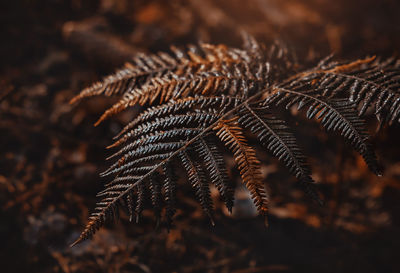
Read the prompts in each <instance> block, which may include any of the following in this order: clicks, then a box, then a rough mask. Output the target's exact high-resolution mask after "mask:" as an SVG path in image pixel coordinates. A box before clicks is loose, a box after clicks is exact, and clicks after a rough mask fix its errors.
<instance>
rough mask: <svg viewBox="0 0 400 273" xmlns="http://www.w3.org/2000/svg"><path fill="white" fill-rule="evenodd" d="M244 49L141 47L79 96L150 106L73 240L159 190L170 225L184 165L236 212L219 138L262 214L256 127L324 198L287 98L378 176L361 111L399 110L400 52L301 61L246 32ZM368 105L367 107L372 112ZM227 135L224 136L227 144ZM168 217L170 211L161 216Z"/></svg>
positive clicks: (119, 141)
mask: <svg viewBox="0 0 400 273" xmlns="http://www.w3.org/2000/svg"><path fill="white" fill-rule="evenodd" d="M243 37H244V46H243V49H238V48H229V47H226V46H224V45H211V44H205V43H201V44H199V45H198V46H193V45H190V46H188V47H187V48H186V49H185V50H183V49H179V48H176V47H172V48H171V53H157V54H151V55H144V54H141V55H137V56H136V57H135V58H134V59H133V61H132V63H129V64H126V65H125V67H124V68H123V69H121V70H119V71H117V72H116V73H115V74H113V75H111V76H108V77H106V78H104V79H103V81H101V82H98V83H95V84H93V85H92V86H91V87H89V88H87V89H84V90H83V91H82V92H81V93H80V94H79V95H77V96H76V97H75V98H73V99H72V101H71V102H76V101H78V100H80V99H82V98H85V97H91V96H95V95H104V96H119V97H120V100H119V101H118V102H117V103H116V104H114V105H113V106H112V107H111V108H110V109H108V110H106V111H105V113H104V114H103V115H102V116H101V118H100V119H99V121H98V122H97V123H96V125H97V124H99V123H100V122H101V121H103V120H104V119H106V118H108V117H110V116H112V115H114V114H116V113H119V112H121V111H122V110H124V109H126V108H128V107H131V106H134V105H140V106H142V109H143V110H142V111H141V112H140V113H139V114H138V115H137V116H136V117H135V118H134V119H133V120H132V121H131V122H130V123H129V124H127V125H126V126H125V127H124V128H123V130H122V131H121V132H120V133H119V134H118V135H117V136H116V137H115V142H114V144H112V145H110V146H109V147H110V148H111V147H112V148H115V147H119V150H118V151H117V152H116V153H115V154H113V155H112V156H111V157H110V158H112V159H114V158H115V159H116V162H115V163H114V164H113V165H111V167H110V168H109V169H108V170H106V171H105V172H104V173H102V175H103V176H114V179H112V180H111V182H109V183H108V184H106V187H105V189H104V190H103V191H102V192H100V193H99V194H98V196H99V197H101V200H100V201H99V202H98V203H97V207H96V209H95V212H93V213H92V215H91V216H90V218H89V222H88V224H87V226H86V228H85V230H84V231H83V232H82V234H81V235H80V237H79V238H78V239H77V240H76V241H75V243H74V244H77V243H79V242H81V241H82V240H85V239H87V238H90V237H91V236H92V235H93V234H94V233H95V232H96V230H97V229H99V228H100V227H101V226H102V225H103V224H104V222H105V221H106V220H108V219H113V218H116V217H117V215H118V210H119V206H120V205H121V204H122V205H123V206H124V207H126V208H127V211H128V213H129V216H130V219H136V221H138V220H139V219H140V216H141V212H142V210H143V207H144V203H145V198H146V196H150V199H151V204H152V206H153V210H154V214H155V217H156V218H157V221H159V220H160V219H161V218H164V219H165V221H166V222H167V224H169V223H171V221H172V218H173V216H174V213H175V204H176V190H177V178H178V177H177V175H178V174H176V173H174V168H173V167H172V166H178V164H181V166H183V170H184V171H185V172H186V173H187V180H188V182H189V183H190V184H191V186H192V187H193V190H194V191H195V194H196V196H197V198H198V200H199V202H200V204H201V206H202V208H203V210H204V212H205V213H206V214H207V215H208V216H209V217H210V218H211V219H212V214H213V202H212V198H211V196H210V184H213V185H215V187H216V188H217V189H218V191H219V193H220V195H221V198H222V200H223V201H224V202H225V204H226V206H227V208H228V209H229V210H231V209H232V206H233V198H234V185H232V184H231V183H230V182H229V179H228V173H227V170H226V164H225V161H224V157H223V155H222V153H223V151H221V147H223V145H225V146H226V148H227V150H230V152H231V153H232V154H233V158H234V161H235V163H236V165H237V168H238V170H239V172H240V175H241V178H242V180H243V182H244V184H245V185H246V187H247V188H248V190H249V191H250V193H251V197H252V199H253V200H254V203H255V205H256V207H257V209H258V211H259V213H260V214H262V215H265V214H266V212H267V208H268V199H267V194H266V190H265V187H264V182H263V180H262V176H261V171H260V161H259V160H258V159H257V156H256V152H255V149H254V148H253V147H251V145H250V144H249V143H248V136H249V135H253V136H254V137H256V138H257V139H258V140H259V142H260V143H261V144H262V145H263V146H264V147H265V149H266V150H268V151H269V152H270V154H271V155H272V156H274V157H276V158H278V159H279V160H280V161H281V162H282V163H283V164H284V165H285V166H286V167H287V168H288V170H289V171H290V173H292V174H293V175H294V176H295V177H296V178H297V179H298V181H299V183H301V185H303V187H304V189H305V191H306V192H307V193H308V194H309V195H310V196H311V197H313V198H314V199H315V200H317V201H319V202H321V200H320V199H319V195H318V193H317V191H316V190H315V182H314V181H313V179H312V178H311V170H310V168H309V166H308V165H307V162H306V158H305V156H304V153H303V151H302V150H301V149H300V147H299V146H298V144H297V143H296V138H295V137H294V135H293V134H292V133H291V131H290V128H289V127H288V126H287V125H286V122H285V120H284V119H282V118H280V117H279V116H277V114H276V113H277V112H278V113H279V111H273V110H275V109H276V108H277V107H281V106H283V107H281V108H283V109H289V108H292V107H293V106H297V108H298V109H305V113H306V116H307V117H308V118H310V119H315V120H316V121H319V122H320V124H321V125H322V127H324V128H325V129H326V130H328V131H338V132H339V133H340V134H341V135H342V136H343V138H345V139H346V140H348V142H349V143H350V144H351V145H352V147H353V148H354V149H355V150H356V151H357V152H358V153H360V154H361V155H362V157H363V158H364V159H365V162H366V163H367V165H368V166H369V168H370V169H371V170H372V171H373V172H374V173H375V174H377V175H380V170H379V167H378V164H377V160H376V156H375V154H374V151H373V150H372V148H371V145H370V144H369V142H368V134H367V132H366V129H365V126H364V122H363V119H362V118H361V117H362V116H363V115H364V114H365V113H367V112H371V111H373V113H374V114H375V116H376V117H377V119H378V121H379V124H381V125H384V124H387V123H389V124H390V123H393V122H396V121H399V119H400V92H399V91H398V90H399V87H400V62H399V61H398V60H396V59H394V58H390V59H387V60H383V61H382V60H379V59H377V58H374V57H372V58H366V59H362V60H358V61H354V62H343V63H340V62H334V61H332V60H331V57H329V58H326V59H324V60H322V61H321V62H320V63H319V64H318V65H317V66H315V67H313V68H311V69H300V68H301V66H299V65H298V64H295V63H294V62H293V61H292V59H291V57H290V54H289V53H288V52H287V50H286V49H285V48H284V47H280V46H278V45H273V46H272V47H271V48H270V49H266V48H265V47H264V46H263V45H261V44H259V43H257V42H256V41H255V39H254V38H253V37H251V36H249V35H247V34H244V35H243ZM367 110H368V111H367ZM221 143H222V145H221ZM162 216H163V217H162Z"/></svg>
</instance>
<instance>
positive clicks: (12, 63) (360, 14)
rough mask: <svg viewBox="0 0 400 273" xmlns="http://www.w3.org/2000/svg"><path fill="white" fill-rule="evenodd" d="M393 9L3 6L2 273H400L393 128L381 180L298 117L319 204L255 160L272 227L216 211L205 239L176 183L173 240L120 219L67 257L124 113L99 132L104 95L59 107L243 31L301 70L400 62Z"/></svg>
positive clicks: (378, 141) (147, 225)
mask: <svg viewBox="0 0 400 273" xmlns="http://www.w3.org/2000/svg"><path fill="white" fill-rule="evenodd" d="M399 12H400V2H399V1H396V0H392V1H390V0H376V1H373V0H363V1H361V0H359V1H348V0H337V1H328V0H305V1H292V0H287V1H278V0H250V1H239V0H220V1H211V0H187V1H184V0H176V1H161V0H160V1H144V0H143V1H128V0H121V1H117V0H86V1H83V0H71V1H58V0H42V1H39V0H31V1H28V0H26V1H23V0H20V1H1V4H0V37H1V38H0V64H1V66H0V141H1V142H0V143H1V146H0V243H1V247H0V271H2V272H235V273H249V272H366V273H368V272H399V271H400V255H399V248H400V235H399V232H400V203H399V199H400V155H399V151H400V146H399V145H398V139H399V137H400V132H399V125H398V124H396V125H393V126H392V127H390V128H385V129H384V130H383V131H381V132H379V133H378V134H376V135H375V137H374V138H373V143H374V146H375V147H376V149H377V153H378V156H379V158H380V160H381V162H382V163H383V165H384V166H385V167H386V171H385V175H384V176H383V177H382V178H377V177H375V176H374V175H373V174H371V173H370V172H369V171H368V170H367V168H366V166H365V164H364V163H363V162H362V160H361V158H360V157H359V156H358V155H357V154H355V153H354V152H352V151H351V149H349V147H348V146H347V145H346V144H345V143H344V142H343V141H342V140H341V139H340V138H338V137H336V136H335V135H329V136H328V135H326V134H325V133H322V132H321V130H319V126H318V125H316V124H314V123H312V122H307V121H305V120H302V119H301V118H299V122H301V126H297V127H295V131H296V134H297V135H298V136H299V138H300V143H301V144H302V146H303V147H304V149H305V150H306V151H307V153H308V154H309V155H310V160H309V161H310V163H311V164H312V166H313V171H314V178H315V180H317V181H318V182H320V188H321V191H322V193H323V194H324V196H325V199H326V201H327V202H326V203H327V204H326V206H324V207H318V206H316V205H315V204H314V203H312V202H311V201H310V200H309V199H308V198H306V197H305V196H304V195H303V194H302V191H301V190H300V189H299V188H298V187H297V186H296V183H295V179H294V178H292V177H291V176H289V175H288V174H287V172H286V170H285V169H284V168H282V166H281V165H279V164H277V162H276V161H275V160H273V159H271V158H270V157H267V156H265V155H264V156H262V158H263V160H264V163H265V164H264V165H263V175H264V176H265V177H266V179H265V181H266V183H267V185H268V188H269V192H270V195H271V208H270V216H269V220H270V227H269V228H265V227H264V224H263V221H262V220H261V219H260V218H249V219H234V218H231V217H229V216H227V215H226V214H225V213H224V211H223V208H222V206H220V205H217V212H216V226H215V227H212V226H211V225H210V224H209V222H208V220H207V219H206V218H205V217H204V216H203V214H202V212H201V208H200V207H199V206H198V204H197V203H196V202H195V201H194V199H193V193H192V191H191V189H190V188H189V187H188V186H187V185H182V186H181V190H180V193H179V200H180V207H181V209H180V210H179V211H178V214H177V216H176V221H175V227H174V229H172V230H171V231H170V232H169V233H168V232H167V231H166V230H165V229H164V228H159V229H155V223H154V220H153V219H152V216H151V213H148V212H145V217H144V220H143V222H142V223H140V224H138V225H136V224H132V223H129V222H128V220H127V217H126V216H122V219H121V220H120V221H119V222H118V223H116V224H112V225H111V224H110V225H108V226H107V227H106V228H103V229H101V230H100V231H99V232H98V233H97V234H96V235H95V236H94V238H93V240H91V241H87V242H84V243H82V244H80V245H78V246H76V247H74V248H72V249H71V248H69V244H70V243H71V242H72V241H73V240H74V239H76V238H77V236H78V235H79V233H80V231H81V230H82V228H83V226H84V224H85V222H86V219H87V217H88V213H89V211H91V210H92V209H93V208H94V205H95V201H96V198H95V195H96V193H97V192H98V191H99V190H101V189H102V184H103V183H104V182H106V181H105V180H104V179H100V178H99V177H98V173H99V172H100V171H102V170H104V169H105V168H106V167H107V165H108V163H107V162H106V161H105V158H106V157H107V156H108V155H109V154H110V152H109V151H106V149H105V148H104V147H106V146H107V145H109V144H110V143H111V138H112V136H113V135H114V134H115V133H116V132H118V130H119V129H120V128H121V126H122V125H124V124H126V123H127V122H128V121H129V119H130V118H131V115H132V112H130V111H127V112H126V113H123V114H120V115H119V116H117V117H116V118H113V119H111V120H109V121H106V122H104V124H102V125H101V126H99V127H96V128H94V127H93V126H92V124H93V123H94V122H95V121H96V119H97V118H98V117H99V115H100V114H101V112H102V111H103V110H104V109H105V108H106V107H108V106H110V105H111V104H112V103H113V102H114V100H113V99H110V98H108V99H104V98H95V99H91V100H87V101H84V102H82V103H80V104H79V105H77V106H75V107H73V106H71V105H69V104H68V101H69V100H70V99H71V98H72V97H73V96H74V95H75V94H77V93H78V92H79V90H81V89H82V88H84V87H86V86H88V85H89V84H90V83H92V82H94V81H96V80H98V79H100V78H101V77H102V76H104V75H106V74H108V73H111V72H112V71H114V70H115V69H116V68H118V67H119V66H121V65H122V64H123V63H124V62H125V61H126V60H128V59H129V57H130V56H131V55H133V54H135V53H137V52H140V51H145V52H155V51H158V50H168V47H169V45H171V44H175V45H182V44H187V43H196V42H197V41H199V40H201V41H207V42H212V43H226V44H228V45H230V46H240V37H239V31H240V30H241V29H244V30H246V31H248V32H249V33H251V34H253V35H254V36H255V37H256V38H257V39H258V40H260V41H262V42H264V43H266V45H267V46H268V44H270V43H271V42H273V41H274V40H275V39H281V40H284V41H285V42H286V43H287V44H289V46H290V47H291V48H292V50H293V52H296V54H297V56H298V59H299V61H300V62H303V63H312V62H314V61H315V60H317V59H318V58H321V57H324V56H326V55H328V54H330V53H331V52H334V53H335V56H336V58H337V59H357V58H360V57H364V56H367V55H375V54H376V55H379V56H390V55H393V54H398V53H399V48H400V19H399V18H400V16H399ZM375 125H376V124H374V123H373V121H371V122H370V132H371V133H374V132H375Z"/></svg>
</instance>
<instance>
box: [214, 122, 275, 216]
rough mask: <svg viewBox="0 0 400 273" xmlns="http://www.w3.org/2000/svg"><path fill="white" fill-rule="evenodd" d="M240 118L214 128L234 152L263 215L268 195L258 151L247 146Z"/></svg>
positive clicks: (244, 178)
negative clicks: (263, 181)
mask: <svg viewBox="0 0 400 273" xmlns="http://www.w3.org/2000/svg"><path fill="white" fill-rule="evenodd" d="M237 120H238V118H237V117H233V118H232V119H230V120H220V121H219V123H218V125H217V126H215V127H214V130H216V131H217V133H216V134H217V136H218V137H219V138H220V139H221V141H222V142H224V143H225V145H226V146H227V147H228V148H229V149H230V150H231V151H232V153H233V156H234V159H235V162H236V164H237V166H238V169H239V171H240V175H241V177H242V179H243V182H244V183H245V185H246V187H247V188H248V189H249V191H250V194H251V197H252V198H253V200H254V203H255V205H256V206H257V209H258V211H259V213H260V214H261V215H265V214H266V212H267V207H268V206H267V204H268V200H267V195H266V193H265V187H264V184H263V183H262V176H261V171H260V161H259V160H258V159H257V157H256V151H255V150H254V149H253V148H252V147H251V146H249V145H248V144H247V141H246V138H245V136H244V134H243V129H242V128H241V127H240V126H239V123H238V122H237Z"/></svg>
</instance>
